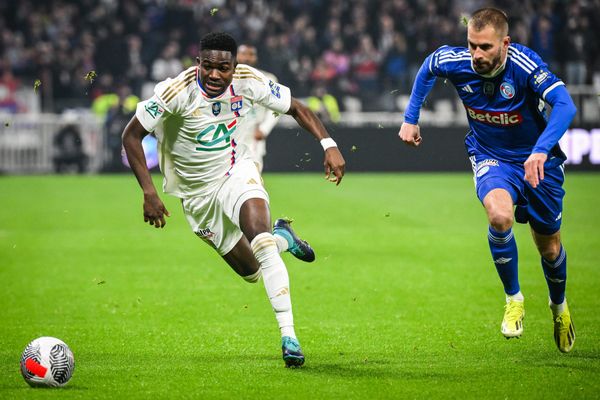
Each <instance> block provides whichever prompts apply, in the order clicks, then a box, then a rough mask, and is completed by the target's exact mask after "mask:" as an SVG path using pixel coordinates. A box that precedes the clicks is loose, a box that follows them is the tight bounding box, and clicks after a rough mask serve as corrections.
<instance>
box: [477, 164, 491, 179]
mask: <svg viewBox="0 0 600 400" xmlns="http://www.w3.org/2000/svg"><path fill="white" fill-rule="evenodd" d="M489 170H490V167H488V166H487V165H486V166H485V167H483V168H479V169H478V170H477V175H476V176H477V177H478V178H480V177H482V176H483V175H485V174H486V172H488V171H489Z"/></svg>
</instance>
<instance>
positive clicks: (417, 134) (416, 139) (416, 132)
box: [398, 122, 423, 147]
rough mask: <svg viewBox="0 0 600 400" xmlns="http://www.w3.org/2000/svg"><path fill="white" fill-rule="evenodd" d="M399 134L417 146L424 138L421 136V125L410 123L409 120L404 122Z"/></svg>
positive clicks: (405, 142)
mask: <svg viewBox="0 0 600 400" xmlns="http://www.w3.org/2000/svg"><path fill="white" fill-rule="evenodd" d="M398 136H400V139H401V140H402V141H403V142H404V144H407V145H409V146H413V147H417V146H418V145H420V144H421V141H422V140H423V138H422V137H421V128H419V125H413V124H409V123H408V122H403V123H402V126H401V127H400V132H398Z"/></svg>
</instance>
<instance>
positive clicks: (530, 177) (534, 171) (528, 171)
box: [524, 153, 548, 189]
mask: <svg viewBox="0 0 600 400" xmlns="http://www.w3.org/2000/svg"><path fill="white" fill-rule="evenodd" d="M547 159H548V155H546V154H544V153H533V154H531V155H530V156H529V158H527V161H525V164H524V165H525V180H526V181H527V182H529V184H530V185H531V187H532V188H534V189H535V188H536V187H537V186H538V185H539V184H540V181H543V180H544V163H545V162H546V160H547Z"/></svg>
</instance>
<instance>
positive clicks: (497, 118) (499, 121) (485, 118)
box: [465, 106, 523, 126]
mask: <svg viewBox="0 0 600 400" xmlns="http://www.w3.org/2000/svg"><path fill="white" fill-rule="evenodd" d="M465 109H466V110H467V115H468V116H469V118H471V119H472V120H473V121H477V122H483V123H484V124H489V125H496V126H513V125H519V124H520V123H522V122H523V116H522V115H521V113H519V112H504V111H487V110H478V109H476V108H471V107H468V106H465Z"/></svg>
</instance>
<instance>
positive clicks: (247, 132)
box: [239, 71, 279, 169]
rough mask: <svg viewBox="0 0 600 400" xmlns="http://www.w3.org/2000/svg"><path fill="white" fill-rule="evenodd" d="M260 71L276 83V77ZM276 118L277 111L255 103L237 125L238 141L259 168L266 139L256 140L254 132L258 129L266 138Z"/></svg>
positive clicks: (265, 148) (265, 147)
mask: <svg viewBox="0 0 600 400" xmlns="http://www.w3.org/2000/svg"><path fill="white" fill-rule="evenodd" d="M260 72H262V73H263V75H264V76H265V77H266V78H267V79H269V80H270V81H272V82H275V83H277V77H276V76H275V75H273V74H271V73H269V72H266V71H260ZM278 119H279V114H278V113H274V112H273V111H271V110H269V109H268V108H266V107H263V106H261V105H256V106H255V107H252V109H251V110H250V111H249V112H248V114H247V115H246V117H245V118H244V121H243V122H242V124H241V125H240V127H239V131H240V136H239V138H240V143H242V144H244V145H246V146H247V147H248V148H249V149H250V150H251V152H252V158H253V159H254V161H255V162H257V163H258V164H259V165H260V169H262V159H263V157H264V156H265V154H266V153H267V146H266V143H265V142H266V140H265V139H263V140H256V139H255V138H254V133H255V132H256V130H257V129H258V130H260V131H261V132H262V133H263V135H264V136H265V138H266V137H267V136H268V135H269V134H270V133H271V131H272V130H273V128H274V127H275V125H276V124H277V120H278Z"/></svg>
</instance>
